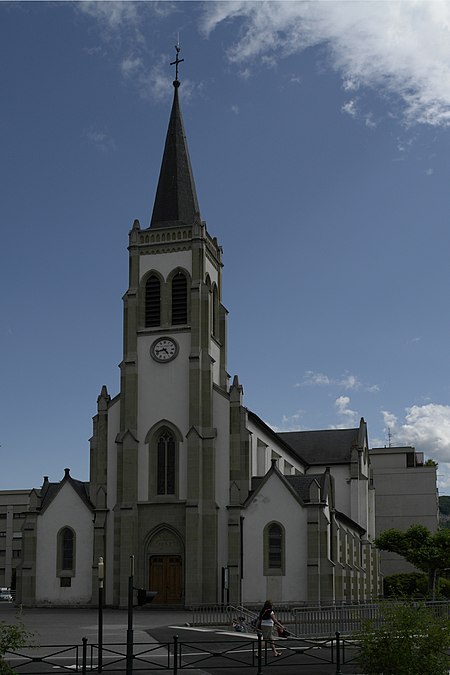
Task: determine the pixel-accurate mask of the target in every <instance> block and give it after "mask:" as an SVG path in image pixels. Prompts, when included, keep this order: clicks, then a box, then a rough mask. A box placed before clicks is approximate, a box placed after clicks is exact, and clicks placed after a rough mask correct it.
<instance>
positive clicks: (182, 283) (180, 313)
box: [172, 272, 187, 325]
mask: <svg viewBox="0 0 450 675" xmlns="http://www.w3.org/2000/svg"><path fill="white" fill-rule="evenodd" d="M186 323H187V279H186V277H185V275H184V274H183V273H182V272H178V273H177V274H176V275H175V276H174V278H173V279H172V324H173V325H179V324H186Z"/></svg>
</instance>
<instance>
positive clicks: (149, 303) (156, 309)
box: [145, 274, 161, 328]
mask: <svg viewBox="0 0 450 675" xmlns="http://www.w3.org/2000/svg"><path fill="white" fill-rule="evenodd" d="M160 323H161V284H160V281H159V279H158V277H156V276H155V275H154V274H152V275H151V276H150V277H149V278H148V279H147V283H146V284H145V327H146V328H150V327H151V326H159V325H160Z"/></svg>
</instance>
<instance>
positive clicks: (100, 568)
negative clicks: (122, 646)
mask: <svg viewBox="0 0 450 675" xmlns="http://www.w3.org/2000/svg"><path fill="white" fill-rule="evenodd" d="M104 579H105V563H104V562H103V558H102V557H101V556H100V558H99V559H98V672H99V673H101V672H102V668H103V582H104Z"/></svg>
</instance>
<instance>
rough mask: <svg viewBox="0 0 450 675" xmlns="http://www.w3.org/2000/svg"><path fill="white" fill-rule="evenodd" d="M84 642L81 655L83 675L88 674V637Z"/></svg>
mask: <svg viewBox="0 0 450 675" xmlns="http://www.w3.org/2000/svg"><path fill="white" fill-rule="evenodd" d="M82 642H83V652H82V655H81V672H82V673H83V675H86V671H87V638H85V637H84V638H83V639H82Z"/></svg>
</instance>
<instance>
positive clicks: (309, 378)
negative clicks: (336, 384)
mask: <svg viewBox="0 0 450 675" xmlns="http://www.w3.org/2000/svg"><path fill="white" fill-rule="evenodd" d="M308 384H313V385H314V384H318V385H329V384H332V380H331V379H330V378H329V377H328V375H325V374H324V373H314V372H313V371H312V370H307V371H306V373H305V374H304V376H303V380H302V381H301V382H299V383H298V384H296V386H297V387H301V386H303V385H308Z"/></svg>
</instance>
